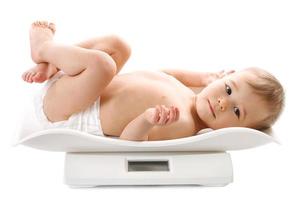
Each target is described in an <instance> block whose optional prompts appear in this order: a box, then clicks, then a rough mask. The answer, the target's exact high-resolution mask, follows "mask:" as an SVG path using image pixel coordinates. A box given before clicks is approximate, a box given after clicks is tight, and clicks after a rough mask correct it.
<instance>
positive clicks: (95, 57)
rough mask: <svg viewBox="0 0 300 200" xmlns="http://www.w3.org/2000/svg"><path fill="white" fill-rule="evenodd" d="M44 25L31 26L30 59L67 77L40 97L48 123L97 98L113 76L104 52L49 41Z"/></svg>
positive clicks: (114, 68)
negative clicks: (42, 63) (47, 64)
mask: <svg viewBox="0 0 300 200" xmlns="http://www.w3.org/2000/svg"><path fill="white" fill-rule="evenodd" d="M50 33H51V30H50V29H49V28H47V27H46V25H43V26H41V25H39V24H37V23H35V24H33V26H32V28H31V32H30V36H31V48H32V57H33V60H34V61H35V62H37V63H39V62H47V63H51V64H53V65H55V66H57V67H58V68H59V69H61V70H62V71H64V72H65V73H66V74H67V75H65V76H63V77H62V78H60V79H58V80H57V81H56V82H55V83H54V84H53V85H52V86H51V87H50V88H49V89H48V91H47V94H46V96H45V98H44V112H45V113H46V115H47V117H48V119H49V120H50V121H60V120H65V119H67V118H69V116H71V115H72V114H74V113H77V112H80V111H81V110H84V109H86V108H87V107H88V106H90V105H91V104H92V103H94V102H95V100H96V99H97V98H98V97H99V96H100V94H101V92H102V91H103V90H104V89H105V87H106V86H107V85H108V84H109V83H110V81H111V80H112V78H113V77H114V75H115V73H116V64H115V62H114V60H113V59H112V58H111V57H110V56H109V55H108V54H107V53H105V52H103V51H99V50H93V49H84V48H81V47H77V46H67V45H62V44H57V43H55V42H53V41H52V37H51V36H50V35H51V34H50Z"/></svg>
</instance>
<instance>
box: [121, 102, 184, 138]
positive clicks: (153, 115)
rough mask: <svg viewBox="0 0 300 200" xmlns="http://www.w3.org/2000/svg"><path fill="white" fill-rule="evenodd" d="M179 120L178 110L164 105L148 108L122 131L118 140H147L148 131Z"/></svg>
mask: <svg viewBox="0 0 300 200" xmlns="http://www.w3.org/2000/svg"><path fill="white" fill-rule="evenodd" d="M178 119H179V109H178V108H177V107H174V106H171V107H170V108H167V107H165V106H164V105H159V106H156V107H155V108H149V109H147V110H146V111H145V112H143V113H142V114H141V115H139V116H137V118H135V119H134V120H132V121H131V122H130V123H129V124H128V125H127V126H126V127H125V128H124V130H123V132H122V134H121V135H120V139H124V140H135V141H143V140H148V133H149V130H150V129H151V128H152V127H153V126H155V125H159V126H164V125H169V124H171V123H173V122H175V121H177V120H178Z"/></svg>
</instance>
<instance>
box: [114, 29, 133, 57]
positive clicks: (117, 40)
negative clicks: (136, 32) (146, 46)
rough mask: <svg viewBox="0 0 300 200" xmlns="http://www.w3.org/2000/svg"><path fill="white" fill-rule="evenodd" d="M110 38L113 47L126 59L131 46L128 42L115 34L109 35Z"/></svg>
mask: <svg viewBox="0 0 300 200" xmlns="http://www.w3.org/2000/svg"><path fill="white" fill-rule="evenodd" d="M110 40H111V43H112V46H113V48H114V49H115V50H116V51H117V52H119V53H120V54H122V56H123V57H124V58H126V59H128V58H129V57H130V55H131V47H130V46H129V44H128V43H127V42H126V41H125V40H124V39H122V38H121V37H119V36H117V35H110Z"/></svg>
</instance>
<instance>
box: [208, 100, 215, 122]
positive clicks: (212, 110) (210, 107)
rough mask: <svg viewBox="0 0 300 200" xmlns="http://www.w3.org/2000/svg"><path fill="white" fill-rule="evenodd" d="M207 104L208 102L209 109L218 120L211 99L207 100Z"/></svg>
mask: <svg viewBox="0 0 300 200" xmlns="http://www.w3.org/2000/svg"><path fill="white" fill-rule="evenodd" d="M207 102H208V105H209V109H210V111H211V113H212V115H213V116H214V118H216V114H215V111H214V109H213V107H212V106H211V104H210V101H209V99H207Z"/></svg>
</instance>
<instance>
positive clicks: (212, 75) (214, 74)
mask: <svg viewBox="0 0 300 200" xmlns="http://www.w3.org/2000/svg"><path fill="white" fill-rule="evenodd" d="M234 72H235V71H234V70H229V71H227V72H225V70H222V71H219V72H208V73H207V75H206V79H205V83H204V84H205V85H206V86H207V85H209V84H210V83H212V82H214V81H215V80H217V79H221V78H223V77H224V76H227V75H229V74H232V73H234Z"/></svg>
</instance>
